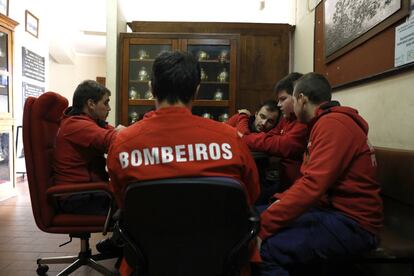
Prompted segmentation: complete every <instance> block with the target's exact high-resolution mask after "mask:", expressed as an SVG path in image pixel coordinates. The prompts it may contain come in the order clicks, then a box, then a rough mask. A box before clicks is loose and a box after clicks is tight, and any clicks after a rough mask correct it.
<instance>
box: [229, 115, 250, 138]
mask: <svg viewBox="0 0 414 276" xmlns="http://www.w3.org/2000/svg"><path fill="white" fill-rule="evenodd" d="M226 124H228V125H230V126H232V127H235V128H236V129H237V131H239V132H240V133H242V134H249V133H250V128H249V116H247V114H244V113H241V114H236V115H233V116H232V117H230V119H228V120H227V121H226Z"/></svg>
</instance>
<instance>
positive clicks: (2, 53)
mask: <svg viewBox="0 0 414 276" xmlns="http://www.w3.org/2000/svg"><path fill="white" fill-rule="evenodd" d="M8 40H9V34H8V33H7V32H4V31H2V30H1V29H0V113H10V112H11V110H10V95H9V60H8V51H9V49H8V46H9V45H8Z"/></svg>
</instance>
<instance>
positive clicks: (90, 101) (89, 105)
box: [86, 99, 95, 109]
mask: <svg viewBox="0 0 414 276" xmlns="http://www.w3.org/2000/svg"><path fill="white" fill-rule="evenodd" d="M86 105H87V106H88V108H90V109H93V108H94V107H95V102H94V101H93V100H92V99H88V101H87V102H86Z"/></svg>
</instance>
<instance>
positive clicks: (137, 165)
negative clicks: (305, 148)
mask: <svg viewBox="0 0 414 276" xmlns="http://www.w3.org/2000/svg"><path fill="white" fill-rule="evenodd" d="M152 74H153V75H152V78H151V89H152V93H153V95H154V98H155V106H156V111H155V112H154V113H153V114H152V115H151V116H150V117H147V118H145V119H144V120H141V121H138V122H136V123H135V124H133V125H131V126H129V127H127V128H126V129H124V130H123V131H122V132H120V133H119V134H118V135H117V137H116V139H115V141H114V142H113V144H112V145H111V147H110V149H109V153H108V159H107V165H108V171H109V175H110V178H111V181H110V185H111V188H112V189H113V191H114V192H115V197H116V198H117V200H118V202H119V205H120V206H122V198H123V197H122V195H123V191H124V189H125V187H126V185H127V183H129V182H131V181H145V180H153V179H162V178H177V177H198V176H206V177H208V176H219V177H220V176H222V177H232V178H234V179H236V180H239V181H240V182H241V183H242V185H243V186H244V188H245V190H246V195H247V199H248V201H249V202H250V204H253V203H254V202H255V200H256V198H257V196H258V195H259V189H260V188H259V187H260V186H259V177H258V173H257V170H256V166H255V163H254V160H253V159H252V157H251V154H250V152H249V149H248V148H247V146H246V145H244V143H243V142H242V141H241V139H240V138H239V136H238V135H237V130H236V129H234V128H233V127H230V126H229V125H226V124H223V123H219V122H216V121H213V120H210V119H205V118H202V117H199V116H195V115H192V114H191V107H192V101H193V100H194V98H195V96H196V93H197V91H198V89H199V87H200V65H199V63H198V61H197V60H196V59H195V58H194V57H193V56H191V55H189V54H187V53H181V52H164V53H162V54H161V55H159V56H158V57H157V58H156V59H155V61H154V64H153V67H152ZM125 267H127V265H126V263H123V264H122V266H121V271H123V269H124V268H125Z"/></svg>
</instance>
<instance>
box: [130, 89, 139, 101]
mask: <svg viewBox="0 0 414 276" xmlns="http://www.w3.org/2000/svg"><path fill="white" fill-rule="evenodd" d="M129 99H130V100H136V99H139V93H138V91H137V90H136V89H135V87H133V86H132V87H131V89H130V90H129Z"/></svg>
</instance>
